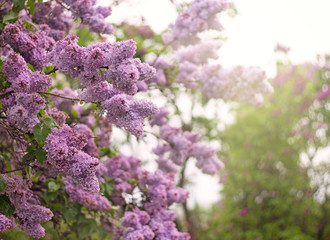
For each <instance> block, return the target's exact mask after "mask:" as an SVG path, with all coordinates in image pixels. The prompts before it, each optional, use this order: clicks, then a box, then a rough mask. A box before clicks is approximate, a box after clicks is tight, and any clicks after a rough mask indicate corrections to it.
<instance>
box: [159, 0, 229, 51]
mask: <svg viewBox="0 0 330 240" xmlns="http://www.w3.org/2000/svg"><path fill="white" fill-rule="evenodd" d="M228 6H229V5H228V3H227V1H226V0H195V1H193V2H192V3H191V4H190V5H189V7H187V8H186V9H184V10H183V12H182V13H181V14H180V15H179V16H178V18H177V19H176V22H175V23H174V24H171V25H170V28H171V30H172V31H171V33H165V34H164V35H163V41H164V42H165V44H172V47H173V48H174V49H177V48H178V47H179V46H180V45H184V46H186V45H191V44H197V43H199V42H200V41H201V39H200V38H199V37H198V33H200V32H203V31H205V30H209V29H214V30H218V31H220V30H222V29H223V27H222V25H221V24H220V22H219V20H218V19H217V17H216V15H217V14H218V13H220V12H222V11H223V10H225V9H227V8H228Z"/></svg>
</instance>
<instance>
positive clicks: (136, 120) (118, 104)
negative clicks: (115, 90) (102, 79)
mask: <svg viewBox="0 0 330 240" xmlns="http://www.w3.org/2000/svg"><path fill="white" fill-rule="evenodd" d="M101 106H102V108H103V109H104V110H106V119H107V120H108V121H109V122H111V123H113V124H115V125H116V126H118V127H123V128H125V129H126V130H127V131H129V132H130V133H132V134H134V135H136V136H141V135H142V133H143V120H144V118H146V117H150V116H152V115H153V114H155V113H157V112H158V108H157V107H156V106H155V105H154V104H153V103H151V102H149V101H146V100H135V99H133V98H132V97H131V96H128V95H126V94H118V95H116V96H114V97H112V98H110V99H109V100H107V101H105V102H103V103H102V105H101Z"/></svg>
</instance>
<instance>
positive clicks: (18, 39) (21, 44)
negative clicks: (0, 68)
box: [0, 21, 55, 70]
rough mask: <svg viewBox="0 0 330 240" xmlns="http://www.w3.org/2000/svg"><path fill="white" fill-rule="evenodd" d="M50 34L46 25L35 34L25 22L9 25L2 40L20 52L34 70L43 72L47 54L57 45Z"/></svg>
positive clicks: (46, 62)
mask: <svg viewBox="0 0 330 240" xmlns="http://www.w3.org/2000/svg"><path fill="white" fill-rule="evenodd" d="M48 34H49V28H48V27H47V26H46V25H45V26H44V30H43V31H36V32H35V33H33V32H31V31H29V30H27V29H26V27H25V25H23V22H21V21H17V22H16V23H14V24H7V25H6V27H5V28H4V30H3V32H2V33H1V36H0V38H1V41H3V42H4V43H5V44H8V45H10V47H11V48H12V49H13V50H14V51H17V52H19V53H20V54H21V55H22V57H23V58H24V59H25V61H26V62H28V63H30V64H31V65H32V66H33V67H34V69H36V70H41V69H43V68H44V67H46V66H47V64H48V59H47V53H49V52H50V51H51V50H52V49H53V47H54V44H55V41H54V39H53V38H51V37H49V36H48Z"/></svg>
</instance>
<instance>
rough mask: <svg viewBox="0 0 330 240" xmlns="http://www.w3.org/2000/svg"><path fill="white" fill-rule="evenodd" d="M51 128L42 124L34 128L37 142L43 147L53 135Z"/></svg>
mask: <svg viewBox="0 0 330 240" xmlns="http://www.w3.org/2000/svg"><path fill="white" fill-rule="evenodd" d="M51 131H52V130H51V128H50V127H48V126H44V127H42V126H41V124H40V123H38V124H37V125H35V126H34V128H33V135H34V138H35V140H36V141H37V142H38V144H39V145H42V144H43V143H44V142H45V140H46V138H47V136H48V134H49V133H51Z"/></svg>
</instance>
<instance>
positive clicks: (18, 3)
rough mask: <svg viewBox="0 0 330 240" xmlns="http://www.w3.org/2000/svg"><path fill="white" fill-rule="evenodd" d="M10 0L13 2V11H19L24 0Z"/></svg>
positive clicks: (22, 6)
mask: <svg viewBox="0 0 330 240" xmlns="http://www.w3.org/2000/svg"><path fill="white" fill-rule="evenodd" d="M12 1H13V3H14V6H13V11H14V12H17V13H18V12H19V11H21V10H22V9H23V8H24V5H25V0H12Z"/></svg>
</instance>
